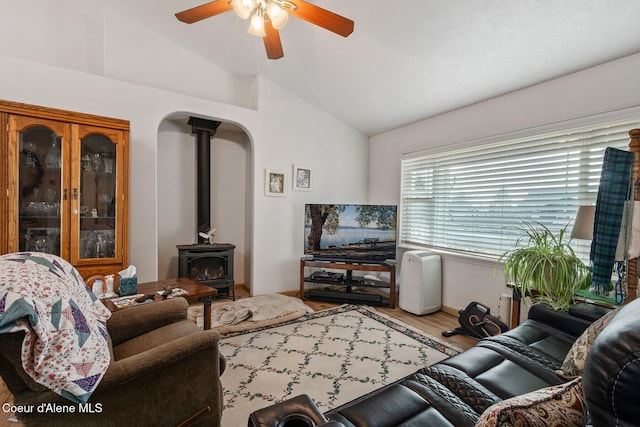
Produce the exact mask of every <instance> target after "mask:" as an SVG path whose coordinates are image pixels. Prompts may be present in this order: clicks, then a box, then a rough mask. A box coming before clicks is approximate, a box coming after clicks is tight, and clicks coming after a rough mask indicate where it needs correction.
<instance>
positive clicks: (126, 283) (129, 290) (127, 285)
mask: <svg viewBox="0 0 640 427" xmlns="http://www.w3.org/2000/svg"><path fill="white" fill-rule="evenodd" d="M118 279H119V280H118V294H119V295H120V296H121V297H123V296H126V295H135V294H137V293H138V278H137V277H120V276H118Z"/></svg>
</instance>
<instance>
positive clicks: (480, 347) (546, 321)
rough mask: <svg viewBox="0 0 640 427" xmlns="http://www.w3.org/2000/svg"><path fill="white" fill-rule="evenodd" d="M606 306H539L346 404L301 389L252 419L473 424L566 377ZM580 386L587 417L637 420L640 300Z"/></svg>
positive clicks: (597, 421)
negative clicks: (498, 331)
mask: <svg viewBox="0 0 640 427" xmlns="http://www.w3.org/2000/svg"><path fill="white" fill-rule="evenodd" d="M606 312H607V310H606V309H603V308H600V307H596V306H593V305H587V304H577V305H575V306H574V307H572V308H571V310H570V311H569V312H555V311H552V310H550V309H548V308H546V307H545V306H543V305H535V306H533V307H532V308H531V309H530V310H529V317H528V319H527V320H526V321H525V322H523V323H522V324H521V325H520V326H518V327H517V328H515V329H512V330H510V331H508V332H506V333H504V334H502V335H499V336H495V337H489V338H485V339H483V340H481V341H479V342H478V343H477V344H476V345H475V346H474V347H472V348H470V349H469V350H467V351H465V352H463V353H460V354H458V355H456V356H453V357H450V358H448V359H446V360H444V361H442V362H439V363H436V364H434V365H431V366H427V367H425V368H423V369H420V370H419V371H417V372H416V373H414V374H412V375H409V376H407V377H405V378H402V379H401V380H399V381H396V382H394V383H392V384H390V385H388V386H386V387H383V388H381V389H379V390H376V391H374V392H371V393H369V394H367V395H364V396H362V397H360V398H358V399H356V400H354V401H352V402H350V403H347V404H345V405H343V406H340V407H338V408H335V409H333V410H330V411H328V412H326V413H324V414H321V413H320V412H319V411H318V409H317V408H316V407H315V406H314V404H313V402H312V400H311V399H310V398H309V397H308V396H306V395H303V396H297V397H295V398H293V399H290V400H287V401H284V402H281V403H279V404H276V405H272V406H270V407H267V408H264V409H261V410H259V411H256V412H254V413H253V414H251V416H250V418H249V426H250V427H266V426H282V427H285V426H286V427H294V426H295V427H298V426H320V425H323V426H325V425H326V426H330V425H332V426H345V427H355V426H357V427H363V426H368V427H372V426H375V427H386V426H404V427H410V426H456V427H459V426H474V425H475V424H476V422H477V421H478V419H479V418H480V416H481V414H482V413H483V412H484V411H485V410H487V408H489V407H490V406H491V405H493V404H494V403H497V402H500V401H502V400H504V399H508V398H511V397H514V396H519V395H523V394H525V393H529V392H532V391H534V390H539V389H542V388H545V387H549V386H552V385H556V384H563V383H566V382H567V379H565V378H562V377H560V376H559V375H558V374H557V373H556V370H557V369H559V368H560V366H561V365H562V362H563V360H564V358H565V355H566V354H567V352H568V351H569V349H570V348H571V346H572V345H573V343H574V341H575V340H576V338H577V337H578V336H580V335H581V334H582V332H583V331H584V330H585V329H586V328H587V326H589V325H590V324H591V322H593V321H594V320H595V319H597V318H598V317H600V316H602V315H603V314H605V313H606ZM583 387H584V397H585V400H586V406H587V407H588V411H589V416H590V421H589V423H591V424H592V425H594V426H613V425H617V426H631V425H640V405H638V403H637V402H638V396H640V300H635V301H633V302H631V303H629V304H627V305H626V306H624V307H623V308H622V309H621V310H620V311H618V312H617V313H616V314H615V316H614V317H613V319H612V320H611V321H610V323H609V324H608V325H607V326H606V327H605V329H604V330H603V331H602V332H601V333H600V334H599V335H598V338H597V339H596V341H595V342H594V344H593V346H592V347H591V350H590V351H589V353H588V356H587V361H586V364H585V368H584V373H583ZM312 397H313V396H311V398H312Z"/></svg>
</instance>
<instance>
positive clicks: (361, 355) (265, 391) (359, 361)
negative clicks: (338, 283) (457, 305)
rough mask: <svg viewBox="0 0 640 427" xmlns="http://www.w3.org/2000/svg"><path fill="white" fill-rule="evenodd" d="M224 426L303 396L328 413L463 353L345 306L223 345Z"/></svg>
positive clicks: (239, 335) (245, 333)
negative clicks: (422, 369)
mask: <svg viewBox="0 0 640 427" xmlns="http://www.w3.org/2000/svg"><path fill="white" fill-rule="evenodd" d="M220 351H221V352H222V354H224V355H225V357H226V358H227V369H226V371H225V372H224V375H222V377H221V378H222V385H223V387H224V402H225V403H224V411H223V416H222V426H223V427H235V426H241V425H246V424H247V419H248V417H249V414H250V413H251V412H253V411H255V410H256V409H260V408H263V407H265V406H269V405H270V404H272V403H275V402H280V401H282V400H285V399H287V398H290V397H293V396H297V395H299V394H308V395H309V396H310V397H311V399H312V400H313V401H314V402H315V403H316V405H318V407H319V408H320V410H321V411H322V412H325V411H327V410H329V409H332V408H335V407H336V406H339V405H341V404H344V403H347V402H349V401H351V400H353V399H355V398H356V397H358V396H360V395H362V394H365V393H367V392H370V391H373V390H375V389H378V388H380V387H382V386H384V385H386V384H389V383H391V382H393V381H395V380H397V379H400V378H402V377H403V376H405V375H408V374H410V373H413V372H415V371H417V370H418V369H420V368H422V367H424V366H427V365H431V364H433V363H436V362H438V361H440V360H443V359H445V358H447V357H449V356H452V355H455V354H457V353H458V352H459V351H460V350H459V349H457V348H455V347H452V346H450V345H449V344H445V343H443V342H441V341H439V340H437V339H436V338H434V337H432V336H429V335H426V334H424V333H422V332H419V331H417V330H416V329H414V328H412V327H410V326H408V325H404V324H401V323H399V322H398V321H396V320H391V319H390V318H388V317H387V316H384V315H382V314H380V313H377V312H376V311H375V310H373V309H371V308H368V307H363V306H355V305H344V306H340V307H337V308H334V309H330V310H323V311H319V312H315V313H309V314H306V315H304V316H302V317H300V318H298V319H296V320H291V321H288V322H285V323H283V324H280V325H276V326H271V327H264V328H259V329H254V330H251V331H243V332H235V333H231V334H227V335H225V337H224V338H223V339H222V340H221V341H220Z"/></svg>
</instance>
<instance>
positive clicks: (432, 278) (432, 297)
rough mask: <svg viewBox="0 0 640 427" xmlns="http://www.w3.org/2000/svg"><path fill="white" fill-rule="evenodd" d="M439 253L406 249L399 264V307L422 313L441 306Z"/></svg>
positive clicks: (418, 313) (414, 312)
mask: <svg viewBox="0 0 640 427" xmlns="http://www.w3.org/2000/svg"><path fill="white" fill-rule="evenodd" d="M441 276H442V273H441V268H440V255H437V254H434V253H433V252H429V251H422V250H417V251H408V252H405V253H404V255H403V256H402V264H401V265H400V308H401V309H403V310H405V311H408V312H409V313H413V314H417V315H422V314H428V313H433V312H434V311H438V310H440V307H441V306H442V277H441Z"/></svg>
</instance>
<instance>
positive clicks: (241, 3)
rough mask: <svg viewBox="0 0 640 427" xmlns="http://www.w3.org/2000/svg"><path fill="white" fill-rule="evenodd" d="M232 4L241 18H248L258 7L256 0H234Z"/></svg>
mask: <svg viewBox="0 0 640 427" xmlns="http://www.w3.org/2000/svg"><path fill="white" fill-rule="evenodd" d="M221 1H222V0H221ZM231 6H233V10H234V11H235V12H236V14H237V15H238V16H239V17H240V18H242V19H247V18H249V17H250V16H251V12H252V11H253V9H255V8H256V0H233V1H232V2H231Z"/></svg>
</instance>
